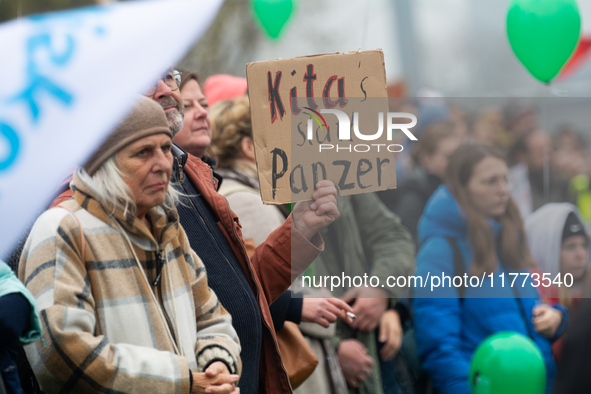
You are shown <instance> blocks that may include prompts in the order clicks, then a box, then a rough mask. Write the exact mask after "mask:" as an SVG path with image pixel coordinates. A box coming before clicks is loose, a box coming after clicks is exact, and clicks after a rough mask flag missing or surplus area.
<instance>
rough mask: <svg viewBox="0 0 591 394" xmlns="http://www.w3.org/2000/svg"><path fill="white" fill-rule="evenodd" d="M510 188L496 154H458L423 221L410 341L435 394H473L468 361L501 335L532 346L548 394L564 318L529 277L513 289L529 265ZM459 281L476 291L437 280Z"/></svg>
mask: <svg viewBox="0 0 591 394" xmlns="http://www.w3.org/2000/svg"><path fill="white" fill-rule="evenodd" d="M509 187H510V186H509V180H508V168H507V164H506V163H505V160H504V158H503V157H502V156H501V155H500V154H499V153H498V152H496V151H495V150H494V148H491V147H486V146H481V145H464V146H461V147H460V148H458V150H457V151H456V152H455V153H454V154H453V155H452V156H451V157H450V161H449V165H448V168H447V171H446V179H445V185H442V186H440V187H439V188H438V189H437V190H436V191H435V193H434V194H433V196H432V197H431V199H430V200H429V202H428V203H427V206H426V208H425V211H424V213H423V216H422V217H421V219H420V222H419V240H420V243H421V247H420V251H419V253H418V255H417V271H416V275H417V276H420V277H421V278H422V280H423V286H421V284H420V282H417V283H416V284H415V285H414V288H413V292H414V297H415V298H414V300H413V304H414V305H413V306H414V313H415V337H416V341H417V346H418V351H419V356H420V359H421V364H422V367H423V369H424V370H426V371H427V373H428V374H429V376H430V378H431V380H432V382H433V385H434V387H435V388H436V390H437V392H438V393H440V394H446V393H449V394H469V393H470V386H469V381H468V375H469V371H470V363H471V359H472V356H473V353H474V351H475V350H476V348H477V347H478V345H479V344H480V343H481V342H482V341H483V340H484V339H485V338H487V337H488V336H490V335H492V334H494V333H496V332H499V331H514V332H518V333H520V334H523V335H525V336H527V337H529V338H531V339H532V340H533V341H534V342H535V343H536V345H537V346H538V347H539V349H540V350H541V352H542V355H543V357H544V361H545V364H546V375H547V383H546V392H547V393H549V392H551V389H552V382H553V379H554V376H555V374H556V364H555V362H554V360H553V358H552V349H551V347H550V345H551V342H552V341H553V340H555V339H557V338H558V337H559V336H560V335H562V333H563V332H564V331H565V330H566V326H567V321H568V314H567V311H566V309H565V308H564V307H563V306H561V305H556V306H549V305H547V304H544V303H543V302H541V301H540V300H539V296H538V291H537V287H539V286H542V283H541V282H540V281H539V280H538V281H536V280H535V278H534V279H533V280H532V278H531V276H530V275H528V277H527V279H525V276H526V275H521V276H519V279H518V280H516V281H515V283H514V286H513V287H511V286H510V285H511V282H512V281H513V278H514V276H511V275H510V273H524V274H526V273H529V271H528V268H530V267H533V266H534V263H533V260H532V258H531V255H530V253H529V250H528V246H527V239H526V236H525V234H524V230H523V222H522V220H521V217H520V214H519V210H518V208H517V206H516V205H515V203H514V201H513V200H512V198H511V196H510V192H509ZM454 244H455V245H456V246H455V247H456V252H454ZM458 271H459V272H458ZM491 273H492V274H493V275H492V276H490V274H491ZM464 274H467V277H468V278H469V277H470V276H471V275H474V276H477V279H478V283H477V281H476V278H474V279H473V280H472V281H470V283H469V284H468V286H467V287H466V286H464V287H455V286H454V285H453V284H452V283H451V282H450V280H448V279H445V282H444V283H439V287H436V285H437V284H438V279H439V280H441V278H442V275H446V276H449V277H451V278H453V277H454V276H462V277H463V276H464ZM503 274H504V282H502V276H500V275H503ZM538 279H540V280H541V278H538ZM462 280H463V281H464V282H465V281H466V280H465V279H462ZM524 280H525V282H524ZM455 283H456V284H458V285H459V280H458V279H456V282H455ZM463 284H464V283H463Z"/></svg>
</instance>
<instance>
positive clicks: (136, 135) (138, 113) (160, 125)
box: [84, 97, 172, 175]
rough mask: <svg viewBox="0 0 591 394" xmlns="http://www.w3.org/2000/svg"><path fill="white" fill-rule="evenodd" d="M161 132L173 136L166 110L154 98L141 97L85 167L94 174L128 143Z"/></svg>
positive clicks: (89, 172)
mask: <svg viewBox="0 0 591 394" xmlns="http://www.w3.org/2000/svg"><path fill="white" fill-rule="evenodd" d="M160 133H164V134H167V135H169V136H170V138H172V133H171V131H170V128H169V127H168V121H167V120H166V114H165V113H164V110H163V109H162V107H161V106H160V104H158V103H156V102H155V101H154V100H151V99H149V98H147V97H141V98H140V100H139V102H138V103H137V104H136V106H135V108H134V109H133V110H132V111H131V112H130V113H129V114H128V115H127V116H126V117H125V119H124V120H123V122H121V123H120V124H119V126H117V128H116V129H115V130H114V131H113V132H112V133H111V135H110V136H109V137H107V139H106V140H105V141H104V142H103V143H102V144H101V146H100V147H99V148H98V149H97V150H96V151H95V152H94V154H93V155H92V156H91V158H90V159H89V160H88V161H87V162H86V164H85V165H84V168H85V169H86V171H87V172H88V174H90V175H94V173H95V172H97V170H98V169H99V168H100V167H101V166H102V165H103V163H104V162H106V161H107V160H108V159H109V158H110V157H111V156H113V155H114V154H116V153H118V152H119V151H120V150H121V149H123V148H125V147H126V146H127V145H129V144H131V143H133V142H135V141H137V140H139V139H142V138H144V137H149V136H151V135H154V134H160Z"/></svg>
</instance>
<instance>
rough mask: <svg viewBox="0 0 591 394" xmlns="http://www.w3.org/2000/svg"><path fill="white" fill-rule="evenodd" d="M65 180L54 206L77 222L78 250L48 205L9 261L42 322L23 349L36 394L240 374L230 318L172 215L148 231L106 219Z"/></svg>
mask: <svg viewBox="0 0 591 394" xmlns="http://www.w3.org/2000/svg"><path fill="white" fill-rule="evenodd" d="M73 184H74V186H75V189H76V192H75V195H74V199H72V200H69V201H67V202H65V203H63V204H62V206H66V207H67V208H69V209H70V210H71V211H73V212H74V214H75V215H76V218H78V220H79V222H80V224H81V226H82V229H83V233H84V234H83V236H84V239H85V243H86V246H85V251H84V253H83V252H82V234H81V232H80V228H79V224H78V221H76V219H75V218H74V217H73V216H72V214H71V213H69V212H68V211H67V210H65V209H63V208H59V207H58V208H54V209H50V210H49V211H47V212H45V213H44V214H43V215H41V216H40V217H39V219H38V220H37V222H36V223H35V225H34V226H33V229H32V231H31V233H30V235H29V238H28V239H27V242H26V244H25V248H24V251H23V254H22V257H21V261H20V264H19V278H20V279H21V280H22V281H23V282H24V283H25V285H26V287H27V288H28V289H29V291H31V293H33V295H34V296H35V299H36V301H37V304H38V306H39V310H40V312H41V320H42V323H43V329H44V332H43V337H42V338H41V339H40V340H39V341H37V342H35V343H33V344H31V345H29V346H27V348H26V352H27V357H28V358H29V361H30V362H31V365H32V367H33V371H34V372H35V375H36V376H37V379H38V380H39V383H40V385H41V389H42V390H43V391H44V392H48V393H52V392H58V391H59V392H83V393H93V392H112V393H131V392H134V393H135V392H141V393H189V391H190V377H189V374H190V370H193V371H195V372H202V371H203V370H204V369H205V368H206V367H207V366H208V365H209V364H211V363H212V362H213V361H223V362H225V363H226V364H227V365H228V366H229V368H230V371H231V372H233V373H240V370H241V364H240V357H239V354H240V345H239V343H238V337H237V335H236V332H235V331H234V328H233V327H232V321H231V317H230V315H229V314H228V313H227V312H226V310H225V309H224V308H223V307H222V306H221V305H220V303H219V301H218V299H217V297H216V295H215V293H214V292H213V291H212V290H211V289H210V288H209V287H208V286H207V276H206V273H205V268H204V266H203V263H202V262H201V260H200V259H199V257H198V256H197V255H196V254H195V252H193V250H191V248H190V246H189V242H188V240H187V237H186V235H185V232H184V231H183V229H182V227H181V226H180V225H179V223H178V215H177V213H176V210H168V211H167V210H164V209H163V208H162V207H157V208H153V209H152V210H151V211H150V212H148V214H147V218H148V219H149V220H150V222H151V223H152V229H153V230H152V232H153V234H154V235H152V233H150V231H149V230H148V228H147V227H146V226H145V225H144V224H143V223H142V222H141V221H140V220H138V219H137V218H135V217H134V216H133V215H130V214H127V215H125V216H124V215H123V213H122V212H118V211H115V212H114V213H109V211H110V209H108V208H105V207H103V206H102V205H101V204H100V203H99V202H97V200H95V199H94V198H93V195H94V193H93V191H92V190H91V189H90V188H89V186H88V185H86V184H84V183H83V182H82V181H81V179H80V178H79V177H78V176H77V175H76V176H75V177H74V181H73ZM116 222H117V223H118V224H119V225H117V224H116ZM122 230H124V231H125V232H126V234H127V235H128V238H129V240H130V242H131V245H132V246H133V250H134V251H135V255H136V256H137V258H138V260H139V264H141V269H140V268H139V266H138V261H136V257H135V256H134V253H133V252H132V250H131V248H130V243H128V241H127V239H126V237H125V236H124V235H123V233H122ZM82 255H85V258H84V261H81V260H82ZM177 348H178V350H177Z"/></svg>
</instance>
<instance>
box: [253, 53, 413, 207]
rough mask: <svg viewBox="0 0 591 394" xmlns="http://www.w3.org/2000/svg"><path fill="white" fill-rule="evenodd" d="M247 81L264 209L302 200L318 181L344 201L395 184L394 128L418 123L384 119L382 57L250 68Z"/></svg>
mask: <svg viewBox="0 0 591 394" xmlns="http://www.w3.org/2000/svg"><path fill="white" fill-rule="evenodd" d="M247 78H248V86H249V95H250V102H251V114H252V124H253V134H254V143H255V153H256V159H257V166H258V171H259V181H260V185H261V195H262V197H263V201H264V202H265V203H268V204H282V203H287V202H294V201H300V200H308V199H310V197H311V193H312V191H313V189H314V185H315V184H316V183H317V182H318V181H319V180H321V179H329V180H332V181H333V182H334V183H335V185H337V188H338V189H339V191H340V193H341V194H342V195H350V194H357V193H364V192H372V191H378V190H385V189H390V188H393V187H395V186H396V176H395V168H394V153H395V152H399V151H400V150H401V149H402V147H401V146H400V145H396V144H392V130H394V129H398V130H402V129H405V128H406V130H407V129H408V128H410V127H412V126H413V125H414V124H416V119H414V120H413V119H412V118H411V116H412V115H410V114H396V113H394V114H388V113H387V110H388V102H387V94H386V75H385V70H384V59H383V53H382V52H381V51H379V50H376V51H366V52H360V53H347V54H332V55H321V56H310V57H301V58H292V59H284V60H276V61H267V62H258V63H251V64H249V65H248V66H247ZM298 95H300V96H299V97H298ZM407 115H410V116H407ZM404 118H406V119H404ZM413 121H414V123H413ZM384 125H386V127H385V128H384ZM344 128H346V130H345V129H344ZM376 130H377V131H376ZM384 130H385V131H386V132H385V133H384ZM403 131H404V130H403ZM405 133H406V131H405ZM407 135H408V134H407ZM382 140H383V141H382ZM369 141H371V142H372V143H369Z"/></svg>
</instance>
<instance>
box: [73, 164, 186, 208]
mask: <svg viewBox="0 0 591 394" xmlns="http://www.w3.org/2000/svg"><path fill="white" fill-rule="evenodd" d="M79 176H80V178H81V179H82V181H84V183H86V184H87V185H88V186H90V187H91V188H92V189H93V190H94V192H95V193H96V197H97V200H99V202H100V203H102V204H103V205H104V206H106V207H113V211H115V210H122V211H123V214H124V215H127V212H130V213H132V214H133V215H135V214H136V213H137V205H136V203H135V199H134V196H133V193H132V191H131V189H130V188H129V186H127V184H126V183H125V180H124V179H123V178H124V176H125V175H124V174H123V172H121V170H120V169H119V167H118V166H117V155H113V156H111V157H110V158H109V159H108V160H107V161H106V162H105V163H104V164H103V165H102V166H101V167H100V168H99V169H98V170H97V171H96V173H95V174H94V175H92V176H91V175H89V174H88V173H87V172H86V170H85V169H84V168H82V169H81V171H80V173H79ZM182 196H183V193H181V192H179V191H178V190H176V189H175V188H174V187H173V185H172V184H171V183H169V184H168V191H167V198H166V199H165V200H164V204H162V205H163V206H164V207H165V208H167V209H172V208H174V206H175V205H176V204H177V203H178V202H179V201H180V199H181V197H182Z"/></svg>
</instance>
